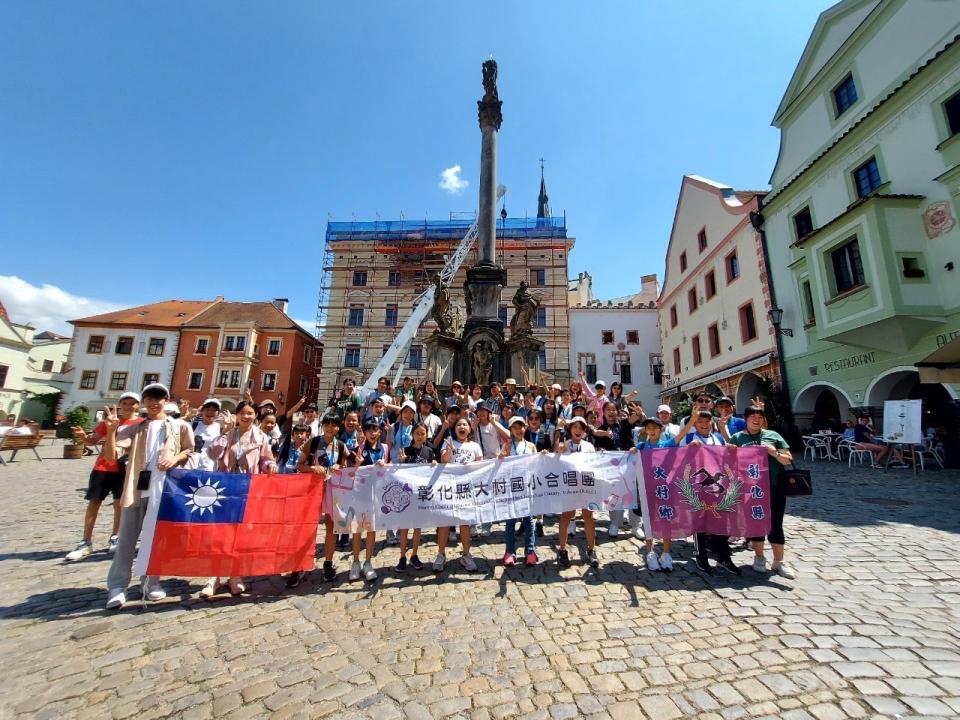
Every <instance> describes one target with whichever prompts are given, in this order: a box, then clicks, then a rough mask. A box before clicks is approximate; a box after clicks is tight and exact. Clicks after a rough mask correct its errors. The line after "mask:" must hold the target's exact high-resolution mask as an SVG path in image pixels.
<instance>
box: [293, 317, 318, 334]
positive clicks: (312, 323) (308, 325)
mask: <svg viewBox="0 0 960 720" xmlns="http://www.w3.org/2000/svg"><path fill="white" fill-rule="evenodd" d="M291 320H293V321H294V322H295V323H296V324H297V325H299V326H300V327H302V328H303V329H304V330H306V331H307V332H308V333H310V334H311V335H313V331H314V330H316V328H317V321H316V320H305V319H304V318H291Z"/></svg>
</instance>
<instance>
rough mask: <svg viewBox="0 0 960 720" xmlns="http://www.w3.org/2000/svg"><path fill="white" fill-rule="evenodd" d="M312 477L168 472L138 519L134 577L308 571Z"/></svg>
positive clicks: (312, 545) (315, 499)
mask: <svg viewBox="0 0 960 720" xmlns="http://www.w3.org/2000/svg"><path fill="white" fill-rule="evenodd" d="M323 489H324V482H323V479H322V478H320V477H318V476H317V475H312V474H311V475H307V474H303V475H300V474H298V475H245V474H242V473H220V472H208V471H205V470H182V469H176V470H170V471H169V472H168V473H167V477H166V480H165V482H164V486H163V494H162V496H161V499H160V502H159V504H158V505H157V506H156V508H152V509H151V510H155V514H154V512H151V511H148V514H147V517H146V518H145V519H144V527H143V534H142V536H141V543H140V553H139V555H138V556H137V562H136V565H135V572H136V574H137V575H168V576H174V577H214V576H220V577H242V576H253V575H276V574H282V573H288V572H293V571H295V570H312V569H313V566H314V555H315V549H316V541H317V523H318V522H319V520H320V506H321V504H322V502H323Z"/></svg>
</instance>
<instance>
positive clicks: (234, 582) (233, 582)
mask: <svg viewBox="0 0 960 720" xmlns="http://www.w3.org/2000/svg"><path fill="white" fill-rule="evenodd" d="M246 591H247V586H246V585H244V584H243V581H242V580H239V579H237V578H231V579H230V594H231V595H243V594H244V593H245V592H246Z"/></svg>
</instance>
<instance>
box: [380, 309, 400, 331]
mask: <svg viewBox="0 0 960 720" xmlns="http://www.w3.org/2000/svg"><path fill="white" fill-rule="evenodd" d="M398 315H399V309H398V308H397V306H396V305H387V315H386V319H385V320H384V323H383V324H384V325H385V326H386V327H396V326H397V316H398Z"/></svg>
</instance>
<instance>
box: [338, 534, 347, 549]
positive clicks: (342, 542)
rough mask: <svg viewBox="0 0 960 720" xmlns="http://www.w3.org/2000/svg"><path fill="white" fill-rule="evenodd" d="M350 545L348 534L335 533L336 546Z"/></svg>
mask: <svg viewBox="0 0 960 720" xmlns="http://www.w3.org/2000/svg"><path fill="white" fill-rule="evenodd" d="M348 545H350V536H349V535H337V547H338V548H345V547H347V546H348Z"/></svg>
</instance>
